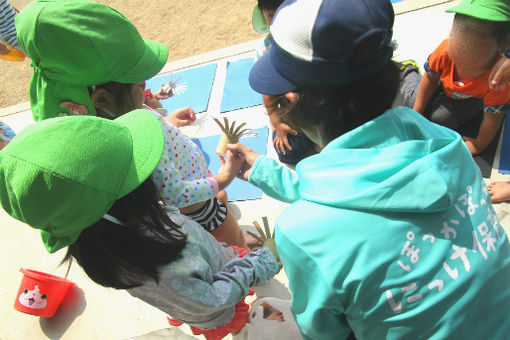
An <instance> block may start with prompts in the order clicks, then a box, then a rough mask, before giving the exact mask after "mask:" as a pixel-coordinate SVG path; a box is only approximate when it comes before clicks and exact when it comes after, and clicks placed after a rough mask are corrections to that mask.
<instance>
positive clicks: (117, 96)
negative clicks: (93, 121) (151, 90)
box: [89, 81, 136, 119]
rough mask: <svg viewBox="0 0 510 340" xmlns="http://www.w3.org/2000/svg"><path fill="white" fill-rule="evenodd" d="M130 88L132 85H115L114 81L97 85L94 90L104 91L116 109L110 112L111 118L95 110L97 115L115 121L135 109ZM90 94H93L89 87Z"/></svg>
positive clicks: (99, 110)
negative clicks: (100, 89)
mask: <svg viewBox="0 0 510 340" xmlns="http://www.w3.org/2000/svg"><path fill="white" fill-rule="evenodd" d="M132 86H133V84H124V83H117V82H115V81H111V82H109V83H105V84H101V85H97V86H96V89H97V88H102V89H105V90H106V92H108V94H109V95H110V96H111V98H112V99H113V102H114V105H115V107H116V109H115V111H112V114H113V117H112V115H111V114H108V113H107V112H103V111H102V110H101V109H97V108H96V110H97V115H98V116H99V117H103V118H108V119H115V118H117V117H120V116H122V115H124V114H126V113H128V112H131V111H133V110H134V109H136V107H135V104H134V100H133V96H132V95H131V88H132ZM92 92H93V91H92V88H90V87H89V93H92Z"/></svg>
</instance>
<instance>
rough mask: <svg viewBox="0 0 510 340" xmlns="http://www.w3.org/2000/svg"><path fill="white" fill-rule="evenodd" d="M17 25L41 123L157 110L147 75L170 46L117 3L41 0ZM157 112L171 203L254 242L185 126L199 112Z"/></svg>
mask: <svg viewBox="0 0 510 340" xmlns="http://www.w3.org/2000/svg"><path fill="white" fill-rule="evenodd" d="M16 27H17V30H18V41H19V44H20V45H21V46H22V47H23V49H24V50H25V51H26V52H27V54H28V55H29V56H30V58H31V59H32V67H33V69H34V74H33V76H32V79H31V83H30V103H31V108H32V113H33V115H34V118H35V120H36V121H39V120H43V119H46V118H50V117H55V116H63V115H98V116H101V117H104V118H108V119H114V118H116V117H119V116H121V115H123V114H125V113H127V112H129V111H131V110H134V109H141V108H146V109H150V108H149V107H148V106H144V101H145V95H146V94H145V80H146V79H148V78H151V77H152V76H154V75H155V74H157V73H158V72H159V71H160V70H161V69H162V68H163V66H164V65H165V63H166V61H167V57H168V48H167V47H166V46H165V45H163V44H159V43H156V42H153V41H149V40H146V39H143V38H142V37H141V36H140V34H139V32H138V31H137V29H136V28H135V26H133V24H132V23H131V22H130V21H129V20H128V19H127V18H125V17H124V16H123V15H122V14H120V13H119V12H117V11H115V10H114V9H113V8H111V7H108V6H106V5H103V4H99V3H95V2H91V1H72V0H65V1H55V0H54V1H35V2H33V3H31V4H29V5H28V6H26V7H25V8H24V9H23V10H22V11H21V12H20V13H19V15H18V16H17V17H16ZM153 113H154V114H155V115H156V116H157V117H158V119H159V121H160V125H161V128H162V130H163V131H164V134H165V140H166V147H165V150H164V152H163V154H162V157H161V159H160V162H159V164H158V166H157V167H156V168H155V169H154V173H153V175H152V180H153V181H154V183H155V185H156V187H157V188H158V190H159V191H160V194H161V196H162V198H163V201H164V202H165V203H166V204H167V205H170V206H174V207H177V208H181V212H182V213H185V214H188V215H189V216H190V217H192V218H193V219H195V221H197V222H199V223H200V224H201V225H202V226H203V227H204V228H205V229H207V230H208V231H209V232H211V233H212V234H213V236H214V237H216V239H217V240H219V241H223V242H226V243H228V244H232V245H237V246H240V247H247V246H246V241H245V240H244V237H243V234H242V232H241V229H240V228H239V224H238V223H237V221H236V219H235V218H234V216H233V215H232V213H231V212H230V211H229V210H228V209H227V206H226V194H224V190H223V189H224V188H225V187H226V186H227V185H228V184H229V183H230V181H228V178H225V176H222V175H221V174H219V175H217V176H213V175H212V174H211V172H210V171H209V169H208V166H207V162H206V160H205V158H204V156H203V154H202V152H201V150H200V148H199V147H198V146H197V145H196V144H195V143H193V142H192V141H191V140H190V139H188V138H187V137H185V136H184V135H182V133H181V132H180V131H179V129H178V128H177V127H179V126H185V125H189V124H191V123H193V121H194V120H195V114H194V112H193V110H192V109H191V108H189V107H187V108H183V109H179V110H177V111H175V112H173V113H172V114H170V115H169V116H168V117H166V119H165V118H163V117H161V116H160V115H159V114H158V113H157V112H155V111H153ZM91 138H94V136H91ZM218 194H220V195H221V196H224V197H225V198H224V199H223V201H221V200H219V199H218V198H217V196H218Z"/></svg>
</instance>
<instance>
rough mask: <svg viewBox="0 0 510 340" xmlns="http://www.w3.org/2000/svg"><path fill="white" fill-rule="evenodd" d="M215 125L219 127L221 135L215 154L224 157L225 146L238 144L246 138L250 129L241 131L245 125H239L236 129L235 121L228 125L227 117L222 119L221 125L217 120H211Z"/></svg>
mask: <svg viewBox="0 0 510 340" xmlns="http://www.w3.org/2000/svg"><path fill="white" fill-rule="evenodd" d="M213 119H214V121H215V122H216V124H218V126H219V127H220V129H221V131H223V133H222V134H221V136H220V140H219V142H218V147H217V148H216V153H217V154H218V155H226V154H227V144H235V143H238V142H239V139H241V138H242V137H243V136H246V135H248V134H250V133H251V130H250V129H242V130H241V128H242V127H243V126H245V125H246V123H241V124H239V125H238V126H237V127H236V121H235V120H234V121H233V122H232V123H230V126H229V124H228V119H227V117H223V123H222V122H220V120H219V119H218V118H213Z"/></svg>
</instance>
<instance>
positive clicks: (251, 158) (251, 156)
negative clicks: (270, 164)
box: [227, 143, 260, 181]
mask: <svg viewBox="0 0 510 340" xmlns="http://www.w3.org/2000/svg"><path fill="white" fill-rule="evenodd" d="M227 148H228V149H229V151H232V152H233V153H234V154H240V155H241V156H243V159H244V163H243V165H242V167H241V169H240V170H239V171H238V173H237V177H239V178H240V179H244V180H245V181H247V180H248V177H249V175H250V171H251V167H252V166H253V164H254V163H255V160H256V159H257V158H258V157H259V156H260V155H259V154H258V153H257V152H255V151H253V150H252V149H250V148H249V147H247V146H244V145H242V144H239V143H237V144H227Z"/></svg>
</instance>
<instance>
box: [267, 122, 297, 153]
mask: <svg viewBox="0 0 510 340" xmlns="http://www.w3.org/2000/svg"><path fill="white" fill-rule="evenodd" d="M274 129H275V131H276V136H275V138H274V140H273V145H274V147H275V148H276V151H278V152H281V153H283V154H284V155H286V154H287V152H286V149H288V150H289V151H292V147H291V146H290V143H289V139H288V138H287V135H288V134H291V135H294V136H297V134H298V133H297V131H296V130H294V129H292V128H291V127H290V126H288V125H287V124H285V123H281V122H280V123H278V124H275V125H274Z"/></svg>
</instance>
